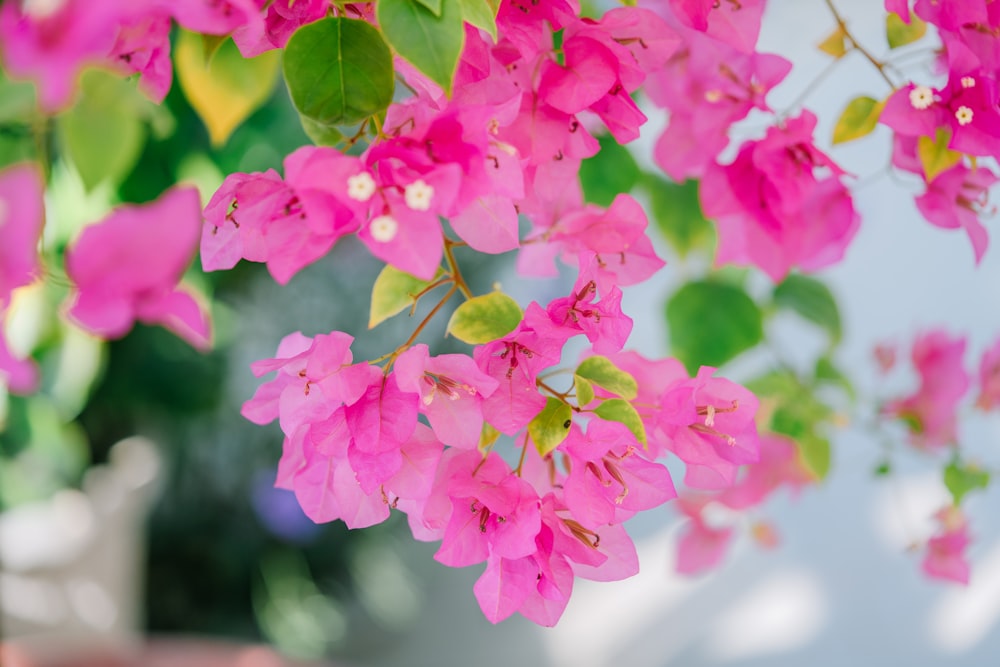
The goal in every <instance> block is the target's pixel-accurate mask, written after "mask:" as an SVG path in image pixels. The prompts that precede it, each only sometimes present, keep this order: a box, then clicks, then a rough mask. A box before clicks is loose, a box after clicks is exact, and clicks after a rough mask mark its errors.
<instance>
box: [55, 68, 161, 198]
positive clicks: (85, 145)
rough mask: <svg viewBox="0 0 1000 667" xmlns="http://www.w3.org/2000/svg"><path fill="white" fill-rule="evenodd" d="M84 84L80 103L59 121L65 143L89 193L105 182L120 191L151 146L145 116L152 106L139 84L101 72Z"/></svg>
mask: <svg viewBox="0 0 1000 667" xmlns="http://www.w3.org/2000/svg"><path fill="white" fill-rule="evenodd" d="M80 84H81V85H80V90H81V95H80V99H79V100H78V101H77V103H76V104H75V105H74V106H73V108H72V109H70V110H69V111H67V112H66V113H64V114H61V115H60V116H59V117H58V118H57V121H56V122H57V125H58V128H59V138H60V141H61V143H62V145H63V149H64V150H65V152H66V154H67V155H69V157H70V159H71V160H72V161H73V164H74V165H75V166H76V170H77V172H79V174H80V178H81V180H82V181H83V185H84V187H85V188H86V189H87V190H88V191H89V190H92V189H94V188H95V187H96V186H97V185H99V184H101V183H103V182H105V181H110V182H111V183H113V184H114V185H116V186H117V185H118V184H120V183H121V182H122V181H123V180H124V179H125V177H126V176H127V175H128V173H129V172H130V171H131V170H132V168H133V167H134V166H135V164H136V162H138V161H139V156H140V155H141V153H142V148H143V145H144V144H145V142H146V125H145V124H144V123H143V122H142V120H141V118H140V115H141V114H143V113H144V111H143V109H142V105H144V104H146V103H147V101H146V100H144V99H143V98H142V96H141V95H140V94H139V93H138V92H137V91H136V88H135V85H134V84H132V83H130V82H128V81H125V80H123V79H121V78H120V77H117V76H115V75H113V74H110V73H108V72H104V71H101V70H88V71H87V72H85V73H84V75H83V77H82V79H81V81H80Z"/></svg>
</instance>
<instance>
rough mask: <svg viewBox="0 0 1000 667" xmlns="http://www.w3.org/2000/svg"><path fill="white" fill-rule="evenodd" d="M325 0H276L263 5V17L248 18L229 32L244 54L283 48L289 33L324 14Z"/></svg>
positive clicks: (326, 4)
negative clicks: (256, 18) (265, 6)
mask: <svg viewBox="0 0 1000 667" xmlns="http://www.w3.org/2000/svg"><path fill="white" fill-rule="evenodd" d="M329 9H330V2H329V0H277V2H271V3H270V4H268V5H267V9H266V13H265V15H264V20H263V21H257V20H254V21H249V22H248V23H246V24H245V25H243V26H241V27H239V28H237V29H236V30H235V31H234V32H233V41H234V42H236V46H237V47H239V49H240V53H242V54H243V56H244V57H245V58H252V57H254V56H258V55H260V54H261V53H264V52H265V51H270V50H271V49H280V48H284V46H285V44H287V43H288V39H289V38H290V37H291V36H292V33H293V32H295V31H296V30H298V29H299V28H301V27H302V26H304V25H306V24H307V23H312V22H313V21H318V20H319V19H321V18H323V17H324V16H326V13H327V11H328V10H329Z"/></svg>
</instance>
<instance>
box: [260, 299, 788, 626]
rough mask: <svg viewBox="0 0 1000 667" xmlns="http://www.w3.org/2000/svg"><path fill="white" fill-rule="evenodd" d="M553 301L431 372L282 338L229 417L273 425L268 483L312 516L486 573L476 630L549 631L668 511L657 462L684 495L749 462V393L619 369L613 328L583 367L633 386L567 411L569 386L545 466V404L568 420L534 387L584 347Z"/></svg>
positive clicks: (665, 482) (321, 339) (630, 562)
mask: <svg viewBox="0 0 1000 667" xmlns="http://www.w3.org/2000/svg"><path fill="white" fill-rule="evenodd" d="M569 299H570V300H576V299H577V296H573V297H570V298H569ZM566 301H567V300H566V299H557V300H556V301H555V302H553V303H552V304H550V305H549V307H548V308H547V309H542V308H541V307H540V306H538V305H537V304H532V305H531V306H529V308H528V309H527V312H526V315H525V317H524V320H523V321H522V322H521V324H520V325H519V326H518V327H517V328H516V329H515V330H514V331H513V332H511V333H510V334H508V335H507V336H504V337H503V338H501V339H498V340H496V341H493V342H491V343H487V344H484V345H480V346H477V347H476V349H475V350H474V352H473V356H472V357H471V358H470V357H468V356H465V355H456V354H446V355H439V356H431V355H430V354H429V351H428V350H427V348H426V346H422V345H418V346H414V347H411V348H409V349H408V350H406V351H405V352H402V353H401V354H399V356H398V357H396V359H395V362H394V363H393V364H392V365H391V367H389V366H386V367H385V368H379V367H377V366H375V365H372V364H369V363H367V362H361V363H355V362H354V361H353V358H352V355H351V352H350V344H351V342H352V339H351V337H350V336H348V335H346V334H343V333H340V332H333V333H331V334H329V335H319V336H316V337H314V338H308V337H305V336H303V335H301V334H298V333H296V334H292V335H290V336H288V337H286V338H285V339H284V340H283V341H282V343H281V345H280V346H279V349H278V355H277V357H276V358H274V359H268V360H264V361H260V362H257V363H256V364H254V367H253V368H254V372H255V373H257V374H258V375H263V374H267V373H271V372H275V373H276V374H277V375H276V377H275V379H273V380H270V381H268V382H266V383H264V384H263V385H261V387H260V388H259V389H258V391H257V393H256V395H255V396H254V398H253V399H251V400H250V401H248V402H247V403H246V404H245V405H244V409H243V413H244V415H246V416H247V417H248V418H250V419H251V420H253V421H254V422H257V423H266V422H269V421H272V420H274V419H277V420H278V421H279V422H280V424H281V428H282V431H283V432H284V434H285V444H284V452H283V454H282V458H281V462H280V464H279V473H278V484H279V486H282V487H283V488H289V489H291V490H293V491H294V492H295V493H296V496H297V497H298V499H299V502H300V503H301V504H302V507H303V509H304V510H305V511H306V513H307V514H308V515H309V516H310V517H311V518H313V519H314V520H316V521H330V520H334V519H341V520H343V521H344V522H345V523H346V524H347V525H348V526H349V527H352V528H359V527H364V526H369V525H372V524H374V523H378V522H380V521H383V520H385V519H386V518H388V516H389V514H390V511H391V509H398V510H400V511H403V512H405V513H406V514H407V516H408V518H409V523H410V527H411V529H412V531H413V535H414V537H416V538H417V539H420V540H428V541H432V540H433V541H436V540H440V541H441V546H440V548H439V550H438V552H437V554H436V558H437V560H439V561H440V562H442V563H444V564H446V565H451V566H454V567H464V566H468V565H474V564H477V563H482V562H486V570H485V572H484V574H483V575H482V577H481V578H480V580H479V582H478V583H477V584H476V588H475V592H476V595H477V598H478V599H479V602H480V605H481V607H482V609H483V612H484V613H485V614H486V616H487V618H489V619H490V620H491V621H494V622H497V621H499V620H502V619H503V618H505V617H507V616H509V615H510V614H512V613H514V612H520V613H521V614H523V615H525V616H527V617H528V618H530V619H532V620H534V621H536V622H538V623H542V624H545V625H551V624H553V623H555V622H556V620H557V619H558V618H559V615H560V614H561V613H562V609H563V608H564V607H565V605H566V602H567V600H568V598H569V595H570V591H571V589H572V583H573V579H574V577H575V576H581V577H584V578H591V579H599V580H613V579H619V578H623V577H626V576H630V575H631V574H634V572H635V571H636V568H637V562H636V556H635V550H634V547H633V546H632V543H631V541H630V540H629V538H628V536H627V534H626V533H625V532H624V530H623V528H622V523H623V522H624V521H626V520H627V519H628V518H630V517H632V516H634V515H635V514H636V513H637V512H639V511H643V510H647V509H651V508H653V507H657V506H659V505H661V504H663V503H664V502H666V501H668V500H671V499H672V498H674V497H675V496H676V492H675V490H674V485H673V482H672V481H671V477H670V473H669V472H668V470H667V468H666V467H665V466H664V465H663V464H662V463H661V462H658V461H657V459H660V458H662V457H663V455H664V454H665V453H666V452H675V453H676V454H677V455H678V456H679V457H680V458H681V459H682V460H684V461H686V462H687V463H688V466H689V467H688V476H687V478H686V480H685V481H686V483H687V484H688V485H689V486H693V487H701V488H721V487H726V486H727V485H729V484H731V483H732V482H733V481H735V479H736V471H737V469H738V467H739V466H740V465H741V464H745V463H754V462H756V461H757V459H758V447H759V445H758V438H757V433H756V428H755V426H754V421H753V415H754V412H755V410H756V401H755V399H754V397H753V395H752V394H750V393H749V392H747V391H746V390H745V389H742V388H741V387H739V386H738V385H735V384H733V383H731V382H729V381H727V380H724V379H721V378H716V377H713V371H712V369H707V368H706V369H702V371H701V372H699V374H698V375H697V376H696V377H695V378H689V377H688V376H687V374H686V373H685V372H684V371H683V369H681V368H680V367H679V365H678V364H676V362H673V361H671V360H668V361H664V362H650V361H648V360H645V359H642V358H641V357H639V356H638V355H637V354H635V353H620V352H618V351H617V349H618V348H620V344H616V343H614V338H609V336H615V335H616V334H614V333H613V328H612V330H609V333H607V334H599V340H600V341H601V343H602V344H604V345H606V346H608V347H610V348H614V350H615V353H614V354H613V355H612V356H611V357H603V356H600V357H590V358H589V359H591V360H597V362H598V363H600V364H602V365H604V367H605V368H615V369H617V370H616V371H614V372H615V374H616V375H617V376H618V377H619V378H625V379H627V380H626V381H628V380H632V381H633V382H634V383H635V385H634V386H635V391H634V393H633V392H623V393H626V394H627V395H630V396H632V398H631V399H625V398H622V397H619V396H615V395H614V394H613V393H612V392H609V391H606V390H598V393H594V394H592V395H591V398H590V399H589V400H588V401H586V402H584V399H582V398H580V396H581V394H582V392H583V391H584V390H582V389H581V388H580V386H579V384H578V385H577V387H576V395H575V396H576V399H577V401H576V406H575V409H574V410H572V411H570V410H567V412H569V413H570V414H571V415H572V416H570V417H568V418H567V419H566V423H559V424H556V425H555V426H554V428H555V429H557V430H558V431H560V432H561V435H560V436H559V437H557V438H556V441H557V443H558V444H557V445H556V446H555V447H554V448H552V449H551V450H550V451H545V449H546V447H545V445H546V442H547V440H545V439H544V436H541V437H540V436H538V435H536V431H535V428H536V427H537V428H539V429H543V428H544V425H543V424H542V423H540V420H539V419H538V417H539V414H540V413H542V412H543V411H544V410H545V409H546V408H547V405H548V404H549V403H551V402H553V401H555V402H556V403H560V402H565V404H566V405H572V404H571V403H569V402H568V396H570V394H563V393H560V392H558V391H556V390H555V389H553V388H551V387H550V386H549V385H548V384H546V382H545V381H544V380H542V379H541V377H540V376H541V374H542V373H543V372H544V371H547V370H551V369H552V368H553V367H554V366H555V365H556V364H558V363H559V356H560V351H561V348H562V345H563V343H564V342H565V341H566V340H568V339H569V338H571V337H573V336H576V335H582V334H583V333H584V332H582V331H581V330H580V328H579V322H578V321H573V319H572V318H569V317H565V316H564V315H561V313H564V312H565V310H564V308H565V304H566ZM577 303H579V301H577ZM597 305H598V306H600V305H601V303H598V304H597ZM595 312H596V311H595ZM578 317H580V318H583V317H586V316H585V315H583V314H581V315H579V316H578ZM595 347H598V345H597V344H596V343H595ZM612 360H613V362H612ZM583 363H586V360H585V361H584V362H583ZM651 367H654V368H656V367H658V368H656V370H657V371H659V372H655V373H650V372H649V369H650V368H651ZM629 368H631V369H635V371H636V373H635V375H634V376H633V375H632V374H630V373H628V372H627V371H625V370H623V369H629ZM663 371H669V372H663ZM578 372H580V371H578ZM607 384H610V383H607ZM588 406H593V407H588ZM603 406H608V407H609V408H610V407H611V406H613V407H614V408H615V409H617V410H618V411H620V413H615V412H614V411H612V410H608V411H607V412H605V410H606V409H607V408H605V407H603ZM583 408H587V409H586V410H584V409H583ZM618 414H633V415H635V416H636V417H637V420H636V421H631V420H629V419H627V418H623V417H621V416H618ZM419 415H423V416H425V417H426V419H427V424H429V426H425V425H424V424H423V423H422V422H421V421H419V419H418V416H419ZM484 424H485V425H486V426H485V428H484ZM490 433H492V435H489V434H490ZM499 433H504V434H506V435H509V436H512V438H513V440H514V442H515V443H517V446H518V448H519V449H520V452H519V456H520V461H519V463H518V464H517V465H516V466H515V467H512V466H511V465H510V464H509V463H508V462H507V461H506V460H505V459H504V458H503V457H502V456H501V455H500V454H499V453H498V451H497V448H496V447H495V446H494V444H495V441H496V439H497V436H498V434H499ZM770 483H771V482H770V481H761V480H756V479H751V478H747V479H746V480H744V482H742V483H741V484H737V485H736V486H734V487H732V490H733V491H734V492H736V493H737V494H738V495H739V494H742V495H743V496H746V495H747V494H750V495H753V494H755V493H757V492H758V491H756V490H751V489H750V488H749V487H750V486H754V489H757V488H758V487H761V485H762V484H763V485H764V486H766V485H767V484H770ZM744 487H746V488H745V489H744ZM761 488H763V487H761ZM741 489H742V490H741ZM763 493H766V491H764V492H763ZM734 502H735V501H734ZM751 502H752V501H751Z"/></svg>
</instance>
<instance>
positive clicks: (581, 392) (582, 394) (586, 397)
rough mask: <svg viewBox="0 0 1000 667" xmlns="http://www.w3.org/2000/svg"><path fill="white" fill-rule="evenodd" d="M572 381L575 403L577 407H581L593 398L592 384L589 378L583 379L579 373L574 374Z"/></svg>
mask: <svg viewBox="0 0 1000 667" xmlns="http://www.w3.org/2000/svg"><path fill="white" fill-rule="evenodd" d="M573 382H574V386H575V387H576V404H577V405H578V406H579V407H581V408H582V407H583V406H585V405H587V404H588V403H590V402H591V401H592V400H594V385H593V384H591V382H590V381H589V380H585V379H584V378H582V377H580V376H579V375H574V376H573Z"/></svg>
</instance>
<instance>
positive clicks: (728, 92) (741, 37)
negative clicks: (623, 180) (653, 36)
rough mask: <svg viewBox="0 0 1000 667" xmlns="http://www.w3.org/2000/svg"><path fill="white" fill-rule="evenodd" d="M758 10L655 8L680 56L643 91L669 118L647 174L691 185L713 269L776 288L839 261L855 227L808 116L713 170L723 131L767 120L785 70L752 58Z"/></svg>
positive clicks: (838, 174) (742, 5)
mask: <svg viewBox="0 0 1000 667" xmlns="http://www.w3.org/2000/svg"><path fill="white" fill-rule="evenodd" d="M763 7H764V2H763V1H762V0H755V1H750V2H746V1H744V2H715V3H710V2H672V3H669V7H662V8H660V11H661V12H662V13H663V14H664V16H665V17H666V19H667V20H668V21H669V22H670V25H671V27H673V28H674V30H676V32H677V34H678V36H679V37H680V38H681V47H680V48H678V49H677V51H675V53H674V55H673V56H672V57H671V59H670V61H669V62H668V64H667V67H666V68H664V69H663V70H661V71H659V72H657V73H656V74H655V75H654V76H653V77H651V81H650V83H649V85H648V86H647V87H646V90H647V92H648V93H649V95H650V97H651V99H652V100H653V102H655V103H656V104H657V105H659V106H662V107H664V108H666V109H668V110H669V111H670V120H669V124H668V125H667V128H666V130H665V131H664V133H663V135H662V136H661V137H660V139H659V141H658V143H657V145H656V151H655V158H656V161H657V164H659V166H660V167H661V168H662V169H663V170H664V171H665V172H667V174H669V175H670V176H671V177H672V178H674V179H675V180H683V179H685V178H696V179H700V180H701V188H700V199H701V204H702V208H703V210H704V212H705V215H706V216H707V217H709V218H711V219H713V220H714V221H715V222H716V225H717V229H718V233H719V247H718V252H717V256H716V262H717V263H718V264H729V263H733V264H743V265H753V266H757V267H759V268H760V269H762V270H763V271H764V272H765V273H767V274H768V275H769V276H770V277H771V278H772V279H774V280H775V281H778V280H781V279H782V278H783V277H784V276H785V275H787V274H788V272H789V271H790V270H791V269H792V268H796V267H797V268H799V269H802V270H805V271H814V270H816V269H820V268H822V267H824V266H828V265H830V264H833V263H835V262H837V261H839V260H840V259H841V258H842V257H843V254H844V251H845V250H846V249H847V246H848V244H849V243H850V241H851V239H852V238H853V237H854V234H855V232H856V231H857V229H858V225H859V222H860V218H859V217H858V215H857V213H856V212H855V210H854V204H853V202H852V199H851V195H850V193H849V192H848V190H847V187H846V186H845V185H844V183H843V177H844V176H845V173H844V171H843V170H842V169H840V168H839V167H838V166H837V165H836V164H835V163H834V162H833V160H831V159H830V158H829V157H828V156H826V155H825V154H824V153H822V152H821V151H819V150H818V149H817V148H816V147H815V146H814V145H813V130H814V129H815V126H816V117H815V116H814V115H813V114H812V113H810V112H809V111H803V112H802V113H801V114H800V115H799V116H797V117H794V118H788V119H780V118H776V119H775V121H776V122H775V125H774V126H773V127H771V128H770V129H768V131H767V134H766V136H765V137H764V138H763V139H761V140H748V141H746V142H744V143H743V144H742V145H741V146H740V147H739V151H738V153H737V156H736V158H735V160H733V161H732V162H731V163H729V164H723V163H720V162H719V161H718V155H719V153H720V152H721V151H723V150H724V149H725V148H726V147H727V146H728V144H729V129H730V126H731V125H732V124H733V123H735V122H736V121H739V120H742V119H743V118H745V117H746V116H747V114H748V113H749V112H750V111H751V110H752V109H758V110H761V111H765V112H770V108H769V107H768V106H767V103H766V96H767V93H768V92H769V91H770V90H771V89H772V88H773V87H774V86H776V85H777V84H778V83H780V82H781V81H782V79H784V77H785V75H786V74H788V72H789V70H790V69H791V67H792V64H791V63H790V62H788V61H787V60H785V59H784V58H782V57H780V56H777V55H773V54H767V53H758V52H757V51H756V50H755V49H756V44H757V36H758V33H759V32H760V20H761V12H762V11H763ZM670 8H673V12H672V13H671V11H670Z"/></svg>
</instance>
